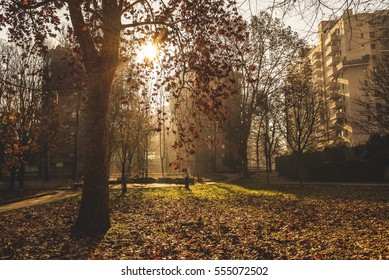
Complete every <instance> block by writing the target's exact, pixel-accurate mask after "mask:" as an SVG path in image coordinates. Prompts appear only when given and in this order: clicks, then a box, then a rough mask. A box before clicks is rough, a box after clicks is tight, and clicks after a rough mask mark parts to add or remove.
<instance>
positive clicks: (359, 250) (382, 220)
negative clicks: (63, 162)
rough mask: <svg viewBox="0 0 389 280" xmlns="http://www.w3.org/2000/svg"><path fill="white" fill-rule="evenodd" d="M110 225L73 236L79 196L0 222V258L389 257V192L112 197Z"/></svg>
mask: <svg viewBox="0 0 389 280" xmlns="http://www.w3.org/2000/svg"><path fill="white" fill-rule="evenodd" d="M111 199H112V202H111V206H112V213H111V216H112V227H111V229H110V230H109V231H108V232H107V234H106V235H104V236H100V237H93V238H92V237H87V236H73V235H71V234H70V233H69V228H70V226H71V224H72V223H73V222H74V220H75V217H76V214H77V207H78V203H79V198H69V199H66V200H63V201H60V202H56V203H51V204H47V205H42V206H37V207H33V208H25V209H20V210H15V211H11V212H5V213H2V214H0V228H1V231H0V258H1V259H88V258H89V259H389V220H388V219H389V190H388V188H387V187H341V186H305V187H298V186H279V187H277V186H272V187H268V188H267V189H263V188H262V187H260V186H258V185H256V184H255V183H250V184H247V185H245V187H241V186H237V185H229V184H221V183H220V184H219V183H217V184H209V185H196V186H193V187H191V191H187V190H185V189H183V188H177V187H170V188H154V189H150V188H149V189H146V188H145V189H140V188H137V189H129V191H128V193H127V194H126V195H125V196H124V197H120V196H119V193H118V192H117V191H115V190H112V191H111Z"/></svg>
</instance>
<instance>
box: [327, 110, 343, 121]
mask: <svg viewBox="0 0 389 280" xmlns="http://www.w3.org/2000/svg"><path fill="white" fill-rule="evenodd" d="M344 117H345V115H344V112H336V113H335V114H332V115H331V117H330V121H331V122H332V123H337V122H340V123H342V122H343V120H344Z"/></svg>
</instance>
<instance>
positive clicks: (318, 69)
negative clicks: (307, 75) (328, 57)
mask: <svg viewBox="0 0 389 280" xmlns="http://www.w3.org/2000/svg"><path fill="white" fill-rule="evenodd" d="M312 74H313V75H314V76H316V77H317V78H321V77H323V70H322V69H321V67H315V68H313V70H312Z"/></svg>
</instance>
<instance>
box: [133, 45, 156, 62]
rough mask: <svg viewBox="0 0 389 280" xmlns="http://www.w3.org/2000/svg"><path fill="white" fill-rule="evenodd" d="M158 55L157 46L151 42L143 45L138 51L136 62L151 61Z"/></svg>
mask: <svg viewBox="0 0 389 280" xmlns="http://www.w3.org/2000/svg"><path fill="white" fill-rule="evenodd" d="M157 55H158V48H157V46H155V45H154V44H153V43H151V42H147V43H146V44H145V45H143V46H142V47H141V48H140V50H139V52H138V58H137V60H138V62H144V61H153V60H154V59H155V58H156V57H157Z"/></svg>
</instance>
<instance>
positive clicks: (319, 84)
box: [313, 78, 323, 87]
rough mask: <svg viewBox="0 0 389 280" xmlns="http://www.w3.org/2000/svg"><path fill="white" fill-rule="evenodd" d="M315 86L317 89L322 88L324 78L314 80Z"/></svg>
mask: <svg viewBox="0 0 389 280" xmlns="http://www.w3.org/2000/svg"><path fill="white" fill-rule="evenodd" d="M313 84H314V85H315V86H316V87H322V86H323V79H322V78H316V79H314V81H313Z"/></svg>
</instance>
